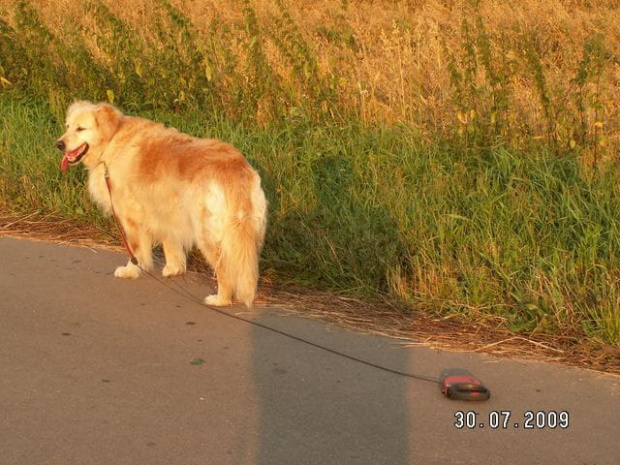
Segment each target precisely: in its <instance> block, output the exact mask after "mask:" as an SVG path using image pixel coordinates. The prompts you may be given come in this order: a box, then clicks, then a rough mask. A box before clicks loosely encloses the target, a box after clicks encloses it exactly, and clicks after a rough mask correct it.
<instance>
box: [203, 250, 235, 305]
mask: <svg viewBox="0 0 620 465" xmlns="http://www.w3.org/2000/svg"><path fill="white" fill-rule="evenodd" d="M198 248H199V249H200V251H201V252H202V254H203V255H204V257H205V259H206V261H207V263H208V264H209V266H210V267H211V268H212V269H213V271H214V272H215V276H216V278H217V294H213V295H209V296H207V297H205V303H206V304H207V305H214V306H216V307H223V306H226V305H230V304H231V303H232V296H233V287H232V284H231V282H230V280H229V277H228V273H227V270H226V267H225V266H224V265H223V263H222V260H221V251H220V250H219V247H217V246H216V245H215V244H213V243H212V242H210V241H208V240H201V241H200V242H199V244H198Z"/></svg>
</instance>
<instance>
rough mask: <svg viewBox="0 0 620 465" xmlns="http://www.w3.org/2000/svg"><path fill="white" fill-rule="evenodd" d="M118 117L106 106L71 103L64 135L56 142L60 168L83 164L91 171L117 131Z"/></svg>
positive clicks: (84, 102) (81, 102)
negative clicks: (61, 155)
mask: <svg viewBox="0 0 620 465" xmlns="http://www.w3.org/2000/svg"><path fill="white" fill-rule="evenodd" d="M121 117H122V113H121V112H120V111H118V110H117V109H116V108H114V107H113V106H112V105H108V104H107V103H100V104H96V105H95V104H93V103H90V102H86V101H79V102H75V103H74V104H72V105H71V106H70V107H69V110H68V111H67V124H66V128H67V132H65V133H64V134H63V135H62V137H61V138H60V139H58V141H57V142H56V147H58V149H59V150H60V151H61V152H63V153H64V156H63V157H62V162H61V164H60V167H61V169H62V170H63V171H65V170H66V169H67V168H68V167H69V165H77V164H78V163H80V162H82V161H83V162H84V164H85V165H86V167H88V168H94V167H95V166H97V165H98V164H99V162H100V157H101V155H102V153H103V150H104V149H105V147H106V145H107V144H108V142H109V141H110V140H111V139H112V137H114V133H115V132H116V130H117V129H118V125H119V123H120V120H121Z"/></svg>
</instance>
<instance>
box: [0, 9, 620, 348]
mask: <svg viewBox="0 0 620 465" xmlns="http://www.w3.org/2000/svg"><path fill="white" fill-rule="evenodd" d="M10 3H11V8H12V11H13V13H14V15H13V17H12V20H11V21H9V20H8V19H6V20H3V19H2V18H3V17H5V16H6V15H4V16H3V15H2V14H0V78H1V79H0V206H1V207H2V208H3V209H4V210H5V211H6V210H8V211H12V212H15V213H20V214H28V213H31V212H34V211H38V212H40V213H42V214H46V213H54V214H56V215H59V216H62V217H67V218H73V219H75V220H77V221H80V222H84V223H94V224H97V225H98V226H99V227H103V228H111V223H110V221H109V219H106V218H104V217H102V215H101V214H100V212H99V211H98V210H97V209H96V208H95V207H94V206H93V205H92V204H91V202H90V200H89V199H88V195H87V193H86V190H85V188H84V180H85V173H84V171H83V169H82V168H78V169H72V170H69V171H68V172H66V173H63V172H61V171H60V169H59V161H60V156H59V154H58V153H57V151H56V150H55V148H54V143H55V140H56V139H57V137H58V136H59V135H60V133H62V132H63V120H64V111H65V108H66V106H67V104H68V103H69V102H70V101H71V100H73V99H74V98H89V99H93V100H110V101H114V103H116V104H118V105H119V106H120V107H121V108H122V109H123V110H124V111H125V112H126V113H130V114H136V115H140V116H143V117H147V118H151V119H154V120H157V121H160V122H163V123H166V124H169V125H172V126H175V127H177V128H179V129H180V130H182V131H185V132H188V133H190V134H193V135H196V136H207V137H215V138H220V139H223V140H226V141H229V142H231V143H233V144H234V145H236V146H237V147H239V148H240V149H241V150H242V151H243V153H245V154H246V156H247V157H248V159H249V160H250V162H251V163H252V164H253V165H254V166H255V167H256V168H257V169H258V170H259V172H260V173H261V176H262V178H263V184H264V187H265V190H266V193H267V196H268V200H269V203H270V218H269V228H268V233H267V239H266V246H265V250H264V253H263V260H262V263H261V268H262V273H263V274H264V275H267V276H271V277H273V278H274V279H276V280H277V281H278V282H295V283H298V284H303V285H308V286H313V287H315V286H318V287H321V288H326V289H332V290H337V291H338V292H346V293H349V294H352V295H356V296H361V297H366V298H374V297H377V296H379V295H380V296H383V297H385V298H388V299H390V300H392V301H393V302H395V303H397V304H399V305H402V306H403V307H404V308H410V309H415V310H418V311H425V312H431V313H434V314H439V315H453V314H454V315H461V316H463V317H465V318H467V319H469V321H489V322H491V323H492V324H499V325H501V326H503V327H506V328H509V329H510V330H512V331H515V332H519V333H526V334H529V333H533V332H543V333H546V334H554V335H566V336H570V337H572V338H575V339H577V340H581V339H586V340H588V341H590V342H592V343H606V344H612V345H620V315H619V313H618V309H619V308H620V291H619V290H618V281H619V279H620V271H619V269H620V263H619V257H618V254H619V251H620V227H619V225H620V190H619V189H618V182H619V181H620V179H619V177H620V172H619V171H618V166H617V162H616V161H615V160H614V159H613V157H611V156H610V153H611V152H610V149H609V145H606V144H605V143H604V142H605V138H604V136H605V134H603V131H604V130H605V128H606V126H605V125H603V124H602V123H600V121H601V118H602V117H603V115H604V113H605V111H606V110H605V109H604V108H602V107H601V104H600V102H601V101H602V99H603V97H604V95H602V93H603V88H604V87H603V86H602V85H601V84H600V81H601V80H602V79H603V77H605V76H606V74H605V72H604V71H603V70H604V68H605V66H607V64H608V63H607V62H606V61H605V60H606V59H607V58H605V57H606V55H605V53H606V52H605V51H604V49H603V48H602V42H601V40H600V37H599V36H597V35H592V36H589V38H588V39H587V41H586V43H585V44H583V47H582V48H583V56H582V58H581V59H580V60H579V61H578V62H577V70H575V73H574V76H575V77H574V79H573V81H572V85H573V91H572V93H571V94H570V98H568V99H566V101H567V102H574V103H575V107H574V108H576V109H577V110H576V113H570V112H569V111H568V108H569V107H568V103H566V102H564V103H562V102H561V101H560V100H559V99H557V98H555V96H557V95H558V89H556V88H553V85H552V80H551V79H549V77H548V69H547V68H546V65H545V63H544V61H543V54H542V52H541V50H540V47H538V46H537V42H536V40H534V39H535V37H534V36H531V37H530V41H529V42H528V41H525V42H524V48H523V56H521V57H519V58H518V59H519V60H521V61H520V62H517V58H514V59H513V58H510V59H508V58H506V57H507V56H509V54H507V53H504V52H506V51H505V50H503V51H502V53H499V52H498V50H497V48H496V47H497V42H493V41H492V40H491V36H490V34H491V32H490V31H489V30H488V26H486V25H485V23H484V22H483V21H482V20H481V18H478V19H477V20H476V21H475V22H472V23H471V24H469V23H467V22H466V21H464V22H463V24H462V25H461V33H462V40H463V43H462V44H460V48H459V49H458V50H460V51H458V50H456V49H454V48H453V49H449V47H448V44H447V38H445V40H444V44H443V48H444V52H445V55H446V59H445V67H446V69H447V72H448V73H449V74H450V76H449V79H448V84H447V87H446V88H445V89H444V92H445V93H446V95H449V100H451V101H452V102H453V107H452V108H453V109H454V110H455V114H454V115H449V117H447V116H446V115H443V116H444V118H443V119H442V118H441V117H440V118H438V117H437V114H435V115H434V116H433V117H432V118H431V119H432V120H433V121H434V123H431V119H426V118H427V117H428V114H427V112H425V111H424V112H423V111H419V112H418V111H413V107H412V106H411V102H412V101H411V102H410V101H409V100H407V99H405V95H404V94H403V95H401V97H403V98H401V99H400V100H399V104H398V105H400V106H402V108H403V112H405V113H406V114H407V115H411V118H410V119H408V120H407V121H402V122H399V123H395V122H393V121H383V122H382V121H369V118H368V115H369V113H368V112H369V111H370V110H369V109H368V107H367V104H368V101H366V100H364V99H363V98H362V93H363V92H366V91H367V89H370V90H371V92H370V93H371V94H373V95H374V94H375V90H373V89H372V87H371V86H367V87H365V86H362V85H361V84H360V88H359V90H360V94H359V96H358V97H359V99H358V100H356V99H355V98H353V99H352V100H353V101H356V102H358V103H359V106H354V105H353V106H351V105H350V103H351V101H352V100H351V99H349V98H348V97H346V96H343V95H342V90H343V88H342V86H344V83H345V82H346V81H347V79H345V78H344V77H342V76H341V75H339V74H338V72H339V71H340V68H337V67H336V68H334V69H333V72H332V73H331V74H330V73H329V72H325V71H324V70H321V68H320V66H321V60H320V57H319V56H318V54H317V50H316V49H315V48H314V47H313V46H312V44H311V43H309V42H308V41H307V40H306V38H305V36H304V34H303V33H302V31H301V29H300V27H299V24H297V23H296V22H295V20H294V19H293V17H292V15H291V14H290V12H289V11H288V10H287V8H286V6H285V4H284V2H281V1H275V2H274V5H275V6H276V7H277V11H278V14H277V15H276V17H275V18H274V21H273V22H272V23H270V24H271V25H270V26H265V25H264V24H263V23H261V22H260V21H259V18H258V15H257V13H256V11H255V9H254V7H253V5H254V4H255V2H250V1H246V0H244V1H240V4H241V6H242V7H243V8H242V9H241V19H240V23H238V24H236V25H234V24H233V25H227V23H226V22H224V21H222V22H218V21H213V22H212V23H210V29H209V30H208V34H206V33H204V32H203V33H199V32H198V31H197V30H196V29H195V28H194V27H193V25H192V23H191V22H190V21H189V20H188V18H187V17H186V16H185V15H184V14H183V13H182V12H181V11H179V10H177V9H176V8H175V7H173V6H172V5H171V4H170V3H168V2H166V1H164V0H158V2H157V5H158V8H160V10H158V11H161V12H162V13H161V15H160V16H157V18H158V19H157V21H154V22H153V23H152V24H151V25H150V29H149V30H147V31H140V30H137V29H135V28H134V27H132V26H130V25H129V24H128V23H126V22H124V20H123V19H122V18H119V17H117V16H115V14H114V13H113V12H111V11H110V9H109V8H108V7H107V6H106V4H105V3H103V2H101V1H96V0H91V1H90V2H88V4H87V5H86V6H85V7H84V8H88V9H90V11H91V13H92V21H91V22H89V23H88V24H85V25H82V26H80V27H82V29H80V28H79V27H78V26H77V25H76V24H74V23H69V24H66V25H65V26H64V27H65V28H66V29H67V30H66V31H65V34H64V35H61V34H59V33H57V31H55V30H54V29H53V28H51V27H48V26H47V25H46V23H45V22H44V21H42V19H41V18H40V17H39V14H38V12H37V10H36V9H35V8H33V7H32V6H31V4H30V3H28V2H10ZM0 13H2V11H0ZM403 30H404V31H405V32H406V28H404V29H403ZM85 31H86V32H87V33H86V32H85ZM321 31H322V32H320V33H321V35H322V36H324V37H326V38H327V39H329V41H336V42H337V41H342V44H341V45H342V47H343V50H351V51H352V52H353V53H361V52H360V50H361V49H360V46H359V44H358V42H357V41H356V39H355V35H354V34H353V33H352V32H351V30H350V28H348V26H347V25H346V24H345V25H344V26H342V30H341V31H337V30H334V29H329V30H328V29H326V28H324V29H322V30H321ZM401 32H402V31H401ZM495 39H497V37H496V38H495ZM399 40H400V39H399ZM89 41H90V42H89ZM89 44H90V45H89ZM93 44H95V45H93ZM156 44H159V45H157V46H156ZM500 44H501V42H500ZM504 45H506V44H504ZM274 51H275V52H274ZM276 52H277V53H279V55H278V56H280V57H281V60H282V63H284V65H283V66H285V67H286V69H288V72H289V74H288V76H286V77H284V76H283V75H282V74H278V73H277V72H276V71H275V69H274V66H273V63H272V62H270V61H269V60H272V59H273V58H272V57H273V54H274V53H276ZM343 68H344V67H343ZM401 71H402V73H403V81H402V83H401V84H402V86H403V89H404V87H405V85H410V83H409V81H407V80H406V76H405V74H404V73H405V68H404V67H403V68H402V70H401ZM515 73H524V74H523V75H522V76H521V77H520V79H521V80H520V81H519V84H522V83H526V82H529V83H530V91H531V93H532V94H533V95H534V96H536V98H537V99H538V105H539V106H538V107H537V108H536V109H535V113H537V114H538V115H539V117H538V120H537V122H536V124H533V125H532V126H527V124H526V122H522V121H520V120H518V119H517V118H516V116H515V115H518V113H519V111H521V110H515V108H516V107H515V99H516V95H515V94H516V91H515V88H514V85H513V84H514V82H516V80H515V79H513V77H512V76H513V75H514V74H515ZM377 92H378V91H377ZM379 97H380V96H377V98H379ZM416 115H417V116H416ZM440 116H441V115H440ZM416 118H418V119H416ZM523 121H525V119H524V120H523ZM432 124H436V126H432ZM429 127H432V128H433V130H432V131H429ZM540 134H542V135H540ZM110 230H111V229H110Z"/></svg>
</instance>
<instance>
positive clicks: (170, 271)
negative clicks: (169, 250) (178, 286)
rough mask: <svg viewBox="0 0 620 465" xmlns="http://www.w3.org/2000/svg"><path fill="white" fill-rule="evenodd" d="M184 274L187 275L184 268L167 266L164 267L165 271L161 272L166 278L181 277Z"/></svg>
mask: <svg viewBox="0 0 620 465" xmlns="http://www.w3.org/2000/svg"><path fill="white" fill-rule="evenodd" d="M183 273H185V268H183V267H182V266H172V265H166V266H164V269H163V270H161V274H162V276H163V277H164V278H168V277H170V276H179V275H181V274H183Z"/></svg>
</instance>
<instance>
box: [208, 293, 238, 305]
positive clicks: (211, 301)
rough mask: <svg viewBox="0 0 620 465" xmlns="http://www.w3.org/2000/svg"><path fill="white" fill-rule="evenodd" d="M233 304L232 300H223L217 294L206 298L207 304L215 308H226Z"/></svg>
mask: <svg viewBox="0 0 620 465" xmlns="http://www.w3.org/2000/svg"><path fill="white" fill-rule="evenodd" d="M231 303H232V301H231V300H230V299H223V298H221V297H220V296H218V295H215V294H213V295H210V296H207V297H205V304H207V305H213V306H214V307H226V306H227V305H230V304H231Z"/></svg>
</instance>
